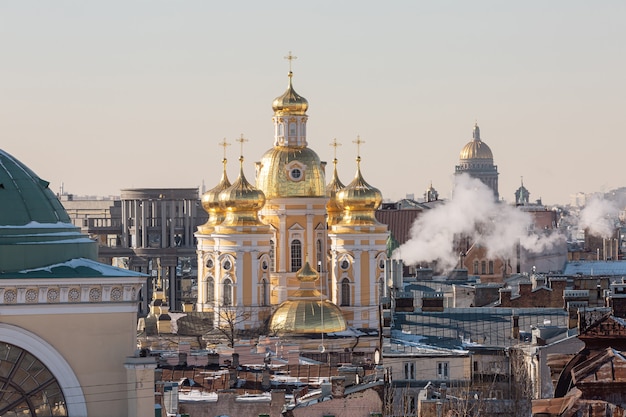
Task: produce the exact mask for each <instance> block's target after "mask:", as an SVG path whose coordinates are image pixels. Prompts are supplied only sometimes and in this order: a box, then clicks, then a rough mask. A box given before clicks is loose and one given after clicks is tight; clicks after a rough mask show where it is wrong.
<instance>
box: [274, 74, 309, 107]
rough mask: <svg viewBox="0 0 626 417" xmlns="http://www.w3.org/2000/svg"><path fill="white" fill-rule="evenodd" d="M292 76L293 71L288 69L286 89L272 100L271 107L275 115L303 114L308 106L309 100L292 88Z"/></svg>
mask: <svg viewBox="0 0 626 417" xmlns="http://www.w3.org/2000/svg"><path fill="white" fill-rule="evenodd" d="M292 77H293V72H291V71H289V85H288V87H287V91H285V92H284V93H283V95H281V96H279V97H276V98H275V99H274V101H273V102H272V108H273V109H274V114H275V115H278V116H280V115H285V114H293V115H304V114H306V111H307V109H308V108H309V102H308V101H307V99H305V98H304V97H302V96H301V95H299V94H298V93H296V91H295V90H294V89H293V85H292V83H291V79H292Z"/></svg>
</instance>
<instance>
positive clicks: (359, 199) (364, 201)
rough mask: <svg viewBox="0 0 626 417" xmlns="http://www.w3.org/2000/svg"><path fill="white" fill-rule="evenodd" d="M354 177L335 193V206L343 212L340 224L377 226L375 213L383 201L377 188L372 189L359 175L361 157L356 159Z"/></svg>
mask: <svg viewBox="0 0 626 417" xmlns="http://www.w3.org/2000/svg"><path fill="white" fill-rule="evenodd" d="M356 164H357V169H356V175H355V177H354V179H353V180H352V182H351V183H350V184H348V185H346V186H345V187H344V188H343V189H341V190H340V191H338V192H337V197H336V198H337V205H338V206H339V207H341V209H342V210H343V215H342V218H341V222H340V223H341V224H354V225H372V224H378V221H377V220H376V217H375V212H376V210H377V209H378V207H380V205H381V203H382V201H383V195H382V193H381V192H380V190H379V189H378V188H375V187H372V186H371V185H369V184H368V183H367V182H366V181H365V180H364V179H363V175H361V157H360V156H358V157H357V159H356Z"/></svg>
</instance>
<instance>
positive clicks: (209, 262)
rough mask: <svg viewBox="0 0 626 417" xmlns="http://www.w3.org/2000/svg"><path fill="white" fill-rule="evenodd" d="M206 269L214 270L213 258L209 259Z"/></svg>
mask: <svg viewBox="0 0 626 417" xmlns="http://www.w3.org/2000/svg"><path fill="white" fill-rule="evenodd" d="M206 267H207V268H213V258H209V259H208V260H207V261H206Z"/></svg>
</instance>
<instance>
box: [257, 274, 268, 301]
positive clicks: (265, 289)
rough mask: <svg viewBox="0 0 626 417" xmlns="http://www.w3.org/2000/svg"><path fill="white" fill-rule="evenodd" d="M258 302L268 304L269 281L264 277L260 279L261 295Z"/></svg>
mask: <svg viewBox="0 0 626 417" xmlns="http://www.w3.org/2000/svg"><path fill="white" fill-rule="evenodd" d="M259 301H260V302H259V304H261V305H262V306H266V305H269V283H268V282H267V280H266V279H265V278H263V279H262V280H261V297H260V300H259Z"/></svg>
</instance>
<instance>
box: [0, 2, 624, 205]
mask: <svg viewBox="0 0 626 417" xmlns="http://www.w3.org/2000/svg"><path fill="white" fill-rule="evenodd" d="M625 21H626V2H624V1H622V0H620V1H613V0H606V1H602V2H589V1H579V0H554V1H534V0H531V1H526V2H503V1H497V0H494V1H483V0H477V1H472V2H469V1H464V0H447V1H446V0H442V1H436V2H435V1H419V0H406V1H404V0H395V1H391V2H380V1H369V0H361V1H348V0H345V1H338V0H335V1H326V0H320V1H315V2H295V1H272V0H268V1H236V0H235V1H220V2H217V1H205V0H195V1H182V0H181V1H173V0H167V1H166V0H153V1H147V0H143V1H141V0H125V1H118V0H107V1H78V0H74V1H69V0H56V1H54V2H52V1H50V2H35V1H31V0H5V1H2V2H0V54H1V55H0V148H1V149H4V150H5V151H6V152H8V153H10V154H12V155H13V156H14V157H16V158H17V159H19V160H20V161H22V162H23V163H25V164H26V165H28V166H29V167H30V168H31V169H32V170H33V171H35V172H36V173H37V174H38V175H39V176H40V177H42V178H43V179H45V180H47V181H49V182H50V188H51V189H52V190H53V191H55V192H60V191H61V189H62V190H63V191H64V192H66V193H71V194H74V195H100V196H105V195H119V192H120V190H121V189H124V188H143V187H164V188H167V187H181V188H182V187H184V188H186V187H199V188H200V189H202V187H203V184H204V187H205V188H206V189H210V188H213V187H214V186H215V185H216V184H217V183H218V182H219V179H220V174H221V169H222V165H221V162H220V161H221V159H222V157H223V148H222V147H220V146H219V143H220V142H221V141H222V140H223V139H224V138H226V140H227V141H228V142H230V143H232V144H233V145H232V146H229V147H227V149H226V157H227V158H228V160H229V163H228V167H227V168H228V175H229V177H230V179H231V181H232V180H234V179H235V178H236V175H237V173H238V162H237V158H238V157H239V154H240V152H241V150H240V146H239V144H238V143H236V142H235V139H236V138H239V137H240V136H241V135H243V136H244V137H245V138H247V139H248V140H249V141H248V142H246V143H245V144H244V146H243V155H244V157H245V161H244V171H245V174H246V176H247V178H248V180H249V181H251V182H254V172H255V171H254V162H256V161H259V160H260V159H261V157H262V155H263V153H264V152H265V151H267V150H268V149H270V148H271V147H272V144H273V124H272V108H271V104H272V101H273V99H274V98H275V97H277V96H280V95H281V94H282V93H283V92H284V91H285V89H286V87H287V83H288V77H287V73H288V71H289V62H288V61H287V60H285V59H284V57H285V56H286V55H288V53H289V51H291V52H292V54H293V55H295V56H296V57H297V59H295V60H294V61H293V62H292V69H293V73H294V77H293V85H294V88H295V90H296V91H297V92H298V93H299V94H300V95H302V96H303V97H305V98H306V99H307V100H308V102H309V110H308V116H309V120H308V123H307V139H308V142H309V147H311V148H312V149H314V150H315V151H316V152H317V153H318V155H319V156H320V158H321V159H322V160H324V161H327V162H329V167H331V166H332V165H331V164H330V162H331V161H332V159H333V156H334V154H333V150H334V149H333V148H332V147H331V146H330V143H331V142H332V141H333V139H337V141H338V142H339V143H341V144H342V146H340V147H338V148H337V150H336V152H337V158H338V160H339V164H338V172H339V177H340V179H341V180H342V182H344V183H345V184H347V183H349V182H350V181H351V180H352V178H353V177H354V174H355V170H356V162H355V158H356V156H357V147H356V145H355V144H354V143H353V142H354V141H355V140H356V138H357V137H360V139H361V140H363V141H364V143H363V144H362V145H361V146H360V155H361V158H362V162H361V170H362V173H363V176H364V178H365V180H366V181H367V182H368V183H370V184H371V185H373V186H375V187H377V188H379V189H380V190H381V191H382V193H383V196H384V198H385V199H386V200H390V201H394V200H398V199H401V198H404V197H405V196H406V195H407V194H413V195H414V196H415V198H416V199H420V198H422V197H423V194H424V192H425V190H426V188H427V187H428V186H429V185H430V184H431V183H432V185H433V187H434V188H435V189H437V191H438V192H439V195H440V198H445V199H447V198H450V197H451V196H452V189H453V183H454V182H453V173H454V170H455V165H456V164H458V162H459V152H460V151H461V149H462V148H463V146H464V145H465V144H466V143H468V142H469V141H471V140H472V128H473V126H474V123H478V125H479V126H480V129H481V138H482V140H483V142H484V143H486V144H487V145H488V146H489V147H490V148H491V150H492V152H493V155H494V163H495V164H496V165H497V167H498V172H499V173H500V175H499V193H500V196H501V198H503V199H504V200H507V201H514V192H515V190H516V189H517V188H518V187H519V186H520V184H521V181H522V179H523V183H524V186H525V187H526V188H528V190H529V191H530V199H531V200H532V201H534V200H536V199H539V198H541V199H542V201H543V203H544V204H566V203H569V202H570V196H571V195H573V194H575V193H579V192H582V193H593V192H598V191H610V190H612V189H615V188H619V187H622V186H626V179H624V178H623V176H624V174H623V169H622V165H623V160H624V155H626V141H625V140H624V132H626V117H625V109H626V47H625V45H626V43H625V40H626V25H625V24H624V22H625ZM330 177H331V172H330V170H329V171H328V172H327V180H328V181H330Z"/></svg>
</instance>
